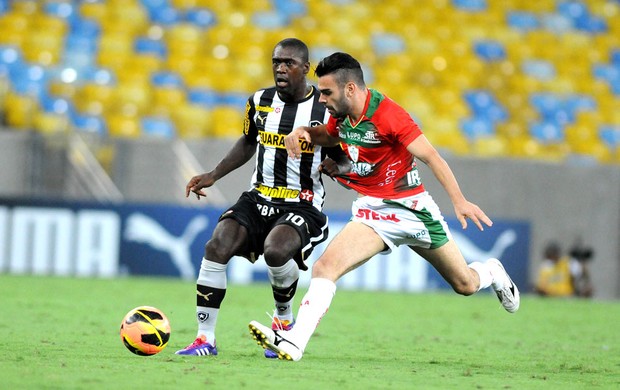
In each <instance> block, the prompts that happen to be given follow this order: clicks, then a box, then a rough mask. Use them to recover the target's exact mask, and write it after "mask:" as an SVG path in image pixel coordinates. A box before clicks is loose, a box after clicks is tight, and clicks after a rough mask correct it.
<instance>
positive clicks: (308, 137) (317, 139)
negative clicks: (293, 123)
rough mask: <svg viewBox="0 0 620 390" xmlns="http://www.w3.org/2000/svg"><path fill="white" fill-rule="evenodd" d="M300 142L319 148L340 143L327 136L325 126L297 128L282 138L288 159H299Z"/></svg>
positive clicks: (338, 139) (336, 139)
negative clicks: (318, 146)
mask: <svg viewBox="0 0 620 390" xmlns="http://www.w3.org/2000/svg"><path fill="white" fill-rule="evenodd" d="M300 141H306V142H308V143H313V144H315V145H321V146H335V145H338V144H339V143H340V138H337V137H332V136H331V135H329V133H327V130H326V126H325V125H319V126H312V127H309V126H300V127H297V128H296V129H294V130H293V131H291V132H290V133H289V134H288V135H287V136H286V137H284V146H286V151H287V152H288V156H289V157H290V158H293V159H296V158H299V157H301V146H300V144H299V142H300Z"/></svg>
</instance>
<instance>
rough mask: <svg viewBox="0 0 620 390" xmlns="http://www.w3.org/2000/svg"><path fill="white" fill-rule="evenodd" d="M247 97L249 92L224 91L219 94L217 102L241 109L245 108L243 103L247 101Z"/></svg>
mask: <svg viewBox="0 0 620 390" xmlns="http://www.w3.org/2000/svg"><path fill="white" fill-rule="evenodd" d="M249 97H250V94H249V93H247V94H246V93H234V92H230V93H225V94H221V95H220V98H219V104H221V105H224V106H231V107H234V108H238V109H240V110H243V109H245V103H246V102H247V101H248V98H249Z"/></svg>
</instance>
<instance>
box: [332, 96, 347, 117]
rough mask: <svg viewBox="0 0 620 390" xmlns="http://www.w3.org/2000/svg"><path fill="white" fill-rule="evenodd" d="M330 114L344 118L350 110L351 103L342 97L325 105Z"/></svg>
mask: <svg viewBox="0 0 620 390" xmlns="http://www.w3.org/2000/svg"><path fill="white" fill-rule="evenodd" d="M327 109H328V111H330V115H331V116H332V117H334V118H336V119H344V118H346V117H347V115H349V113H350V112H351V103H350V102H349V101H348V100H347V99H346V98H344V97H342V98H340V99H339V100H338V101H335V102H334V104H333V105H330V106H328V107H327Z"/></svg>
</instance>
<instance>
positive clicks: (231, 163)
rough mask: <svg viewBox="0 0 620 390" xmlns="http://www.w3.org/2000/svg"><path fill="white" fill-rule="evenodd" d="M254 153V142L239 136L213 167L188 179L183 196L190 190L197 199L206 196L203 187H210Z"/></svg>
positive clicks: (187, 194)
mask: <svg viewBox="0 0 620 390" xmlns="http://www.w3.org/2000/svg"><path fill="white" fill-rule="evenodd" d="M254 153H256V144H255V143H251V142H248V140H247V138H246V137H245V136H241V137H240V138H239V139H238V140H237V142H235V144H234V145H233V147H232V148H231V149H230V150H229V151H228V153H227V154H226V156H225V157H224V158H223V159H222V160H221V161H220V162H219V163H218V164H217V166H216V167H215V169H213V170H212V171H210V172H206V173H203V174H201V175H197V176H194V177H192V178H191V179H190V180H189V182H188V183H187V185H186V186H185V197H188V196H189V193H190V192H193V193H194V194H196V198H197V199H200V197H201V196H204V197H206V196H207V194H206V193H205V192H204V191H203V189H204V188H209V187H211V186H212V185H213V184H215V182H216V181H218V180H219V179H221V178H222V177H224V176H226V175H227V174H229V173H230V172H232V171H234V170H235V169H237V168H239V167H240V166H242V165H243V164H245V163H246V162H248V161H249V160H250V159H251V158H252V156H253V155H254Z"/></svg>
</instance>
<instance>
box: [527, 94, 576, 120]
mask: <svg viewBox="0 0 620 390" xmlns="http://www.w3.org/2000/svg"><path fill="white" fill-rule="evenodd" d="M530 103H531V104H532V106H534V108H535V109H536V110H537V111H538V113H539V114H540V117H541V119H542V120H543V122H545V123H555V124H558V125H560V126H563V125H566V124H568V123H574V122H575V115H576V111H575V110H572V109H570V108H569V107H568V105H567V104H566V101H565V100H564V98H563V97H560V96H558V95H556V94H554V93H544V92H542V93H533V94H532V95H530Z"/></svg>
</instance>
